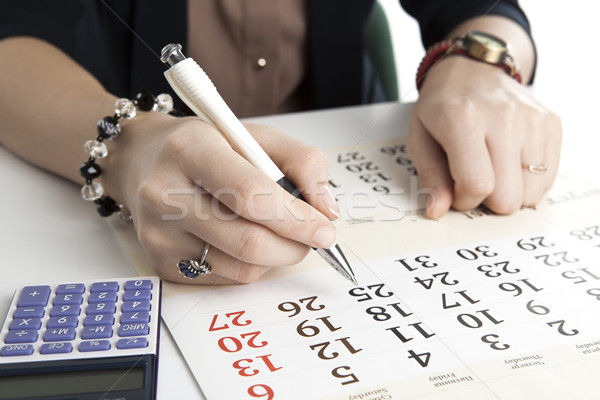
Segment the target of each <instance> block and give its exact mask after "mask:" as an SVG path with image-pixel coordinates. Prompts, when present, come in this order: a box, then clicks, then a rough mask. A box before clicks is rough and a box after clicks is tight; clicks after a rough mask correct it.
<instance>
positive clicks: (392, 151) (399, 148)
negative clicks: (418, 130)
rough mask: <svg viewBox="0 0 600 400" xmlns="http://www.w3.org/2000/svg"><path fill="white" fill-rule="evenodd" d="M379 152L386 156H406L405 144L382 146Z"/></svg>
mask: <svg viewBox="0 0 600 400" xmlns="http://www.w3.org/2000/svg"><path fill="white" fill-rule="evenodd" d="M379 150H380V151H381V152H382V153H383V154H387V155H388V156H395V155H396V154H398V153H403V154H406V145H405V144H397V145H394V146H384V147H382V148H381V149H379Z"/></svg>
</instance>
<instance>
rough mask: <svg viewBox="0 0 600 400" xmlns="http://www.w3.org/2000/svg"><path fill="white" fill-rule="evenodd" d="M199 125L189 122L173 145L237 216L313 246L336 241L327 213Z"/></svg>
mask: <svg viewBox="0 0 600 400" xmlns="http://www.w3.org/2000/svg"><path fill="white" fill-rule="evenodd" d="M194 125H198V124H188V126H186V127H185V129H181V130H180V131H179V132H178V134H177V135H171V136H170V137H169V139H170V143H168V144H167V146H172V147H173V148H174V152H175V154H177V155H178V157H179V166H180V168H181V170H182V172H183V173H184V174H185V176H187V177H188V179H190V180H191V181H193V182H196V183H198V184H200V185H201V186H202V187H204V188H205V189H206V190H207V191H208V192H209V193H211V194H212V195H213V196H214V197H216V198H217V199H218V200H219V201H220V202H222V203H223V204H225V205H226V206H227V207H228V208H229V209H230V210H232V211H234V212H235V213H236V214H238V215H240V216H242V217H244V218H245V219H247V220H249V221H254V222H257V223H260V224H261V225H264V226H266V227H268V228H269V229H271V230H273V231H275V232H276V233H278V234H279V235H282V236H285V237H287V238H290V239H293V240H296V241H300V242H302V243H305V244H307V245H310V246H312V247H331V246H332V245H333V244H334V243H335V240H336V233H335V229H334V228H333V225H332V224H331V222H330V221H329V220H328V219H327V218H326V217H325V216H324V215H323V214H321V213H320V212H318V211H317V210H315V209H314V208H313V207H311V206H310V205H308V204H307V203H305V202H303V201H300V200H297V199H296V198H294V197H293V196H292V195H290V194H289V193H287V192H286V191H285V190H283V189H282V188H281V187H279V185H277V184H276V183H275V182H273V181H272V180H271V179H269V178H268V177H267V176H266V175H265V174H263V173H262V172H260V171H259V170H258V169H257V168H255V167H254V166H252V165H251V164H250V163H249V162H248V161H247V160H245V159H244V158H243V157H242V156H240V155H239V154H237V153H236V152H234V151H233V150H232V149H231V148H230V147H229V145H228V144H227V143H226V142H225V141H224V140H223V139H222V138H220V135H219V134H218V132H217V131H216V130H214V129H208V130H207V129H206V127H205V126H200V127H199V126H194ZM202 125H205V124H202ZM200 130H202V132H201V133H202V135H200V134H199V133H198V132H199V131H200ZM173 136H175V137H173ZM215 136H218V137H215ZM180 154H181V155H180Z"/></svg>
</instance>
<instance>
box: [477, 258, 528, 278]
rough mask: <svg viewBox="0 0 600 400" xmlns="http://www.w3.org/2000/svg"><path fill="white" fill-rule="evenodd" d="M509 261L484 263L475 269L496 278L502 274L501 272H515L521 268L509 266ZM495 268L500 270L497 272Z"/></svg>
mask: <svg viewBox="0 0 600 400" xmlns="http://www.w3.org/2000/svg"><path fill="white" fill-rule="evenodd" d="M509 264H510V261H500V262H497V263H494V264H491V265H489V264H485V265H480V266H479V267H477V271H480V272H483V274H484V275H485V276H487V277H490V278H497V277H499V276H500V275H502V272H505V273H507V274H517V273H519V272H520V271H521V270H520V269H519V268H509ZM497 269H501V270H502V272H498V271H497Z"/></svg>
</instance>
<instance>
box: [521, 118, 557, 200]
mask: <svg viewBox="0 0 600 400" xmlns="http://www.w3.org/2000/svg"><path fill="white" fill-rule="evenodd" d="M530 132H532V134H531V135H529V136H528V140H527V142H526V143H525V144H524V146H523V150H522V154H521V159H522V164H523V172H522V174H523V192H524V198H523V205H525V206H533V205H535V204H537V203H539V202H540V200H541V199H542V197H543V196H544V194H545V193H546V192H547V191H548V190H549V189H550V188H551V187H552V184H553V182H554V179H555V178H556V174H557V172H558V166H559V162H560V146H561V140H562V128H561V122H560V118H558V116H556V115H555V114H554V113H551V112H546V113H545V115H544V116H542V117H541V122H540V124H539V127H536V129H535V130H534V129H532V130H530ZM529 165H533V166H540V167H541V166H545V167H547V170H546V171H545V172H543V173H541V174H536V173H532V172H531V171H529V170H528V169H527V167H528V166H529Z"/></svg>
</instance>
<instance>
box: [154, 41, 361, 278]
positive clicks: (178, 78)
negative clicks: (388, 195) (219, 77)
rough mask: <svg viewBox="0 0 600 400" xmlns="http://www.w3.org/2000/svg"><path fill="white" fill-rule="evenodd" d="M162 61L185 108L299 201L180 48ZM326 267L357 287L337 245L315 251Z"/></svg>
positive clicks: (169, 49)
mask: <svg viewBox="0 0 600 400" xmlns="http://www.w3.org/2000/svg"><path fill="white" fill-rule="evenodd" d="M160 59H161V61H162V62H163V63H165V64H167V65H168V66H169V69H168V70H167V71H165V77H166V78H167V81H168V82H169V84H170V85H171V87H172V88H173V90H174V91H175V93H177V95H178V96H179V98H181V100H183V102H184V103H185V104H187V106H188V107H189V108H190V109H191V110H192V111H194V112H195V113H196V115H198V116H199V117H200V118H201V119H203V120H204V121H205V122H207V123H209V124H211V125H212V126H214V127H215V128H217V129H218V130H219V131H220V132H221V134H222V135H223V136H225V138H226V139H227V141H228V142H229V144H230V145H232V147H234V148H235V149H236V150H237V151H238V152H239V153H241V155H242V156H244V157H245V158H246V159H247V160H248V161H250V163H251V164H252V165H254V166H255V167H256V168H258V169H259V170H260V171H262V172H263V173H265V174H266V175H267V176H268V177H270V178H271V179H273V180H274V181H275V182H277V183H278V184H279V185H280V186H281V187H282V188H284V189H285V190H286V191H287V192H289V193H290V194H292V195H293V196H295V197H296V198H299V199H302V200H304V199H303V198H302V195H301V194H300V192H299V191H298V190H297V189H296V188H295V187H294V185H292V183H291V182H290V181H289V180H288V179H287V178H286V177H285V176H284V175H283V172H281V170H280V169H279V168H278V167H277V165H275V163H274V162H273V161H272V160H271V159H270V158H269V156H268V155H267V153H265V151H264V150H263V149H262V148H261V147H260V145H259V144H258V143H257V142H256V140H254V138H253V137H252V135H250V133H249V132H248V130H247V129H246V128H245V127H244V125H243V124H242V123H241V122H240V121H239V120H238V119H237V117H236V116H235V115H234V114H233V112H232V111H231V109H230V108H229V107H228V106H227V104H226V103H225V101H224V100H223V98H222V97H221V95H220V94H219V93H218V92H217V89H216V88H215V86H214V85H213V83H212V81H211V80H210V78H209V77H208V76H207V75H206V73H205V72H204V70H203V69H202V68H200V66H199V65H198V64H197V63H196V62H195V61H194V60H193V59H191V58H186V57H185V56H184V55H183V53H182V52H181V45H180V44H168V45H166V46H165V47H163V49H162V52H161V57H160ZM315 250H316V251H317V253H319V255H321V257H323V258H324V259H325V261H327V263H328V264H329V265H331V266H332V267H333V268H335V270H336V271H338V272H339V273H340V274H341V275H342V276H343V277H345V278H346V279H348V280H350V281H352V282H353V283H354V284H355V285H358V284H357V282H356V278H355V276H354V272H353V271H352V268H351V267H350V264H349V263H348V261H347V260H346V257H345V256H344V253H343V252H342V250H341V249H340V247H339V245H337V244H336V245H334V246H333V247H331V248H329V249H315Z"/></svg>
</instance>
